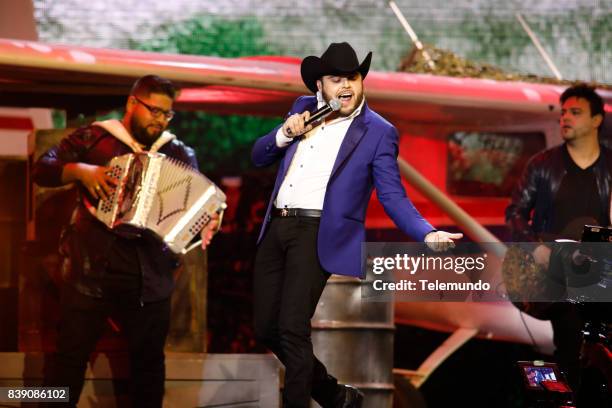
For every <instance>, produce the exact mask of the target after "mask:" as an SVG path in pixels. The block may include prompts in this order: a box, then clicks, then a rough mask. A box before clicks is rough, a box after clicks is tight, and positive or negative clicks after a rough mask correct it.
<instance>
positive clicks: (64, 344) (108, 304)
mask: <svg viewBox="0 0 612 408" xmlns="http://www.w3.org/2000/svg"><path fill="white" fill-rule="evenodd" d="M117 286H118V287H115V288H107V290H106V292H105V297H104V298H94V297H90V296H86V295H83V294H81V293H79V292H77V291H76V290H75V289H73V288H71V287H66V288H65V289H64V291H63V293H62V307H61V313H62V314H61V318H60V324H59V327H58V330H59V331H58V339H57V352H56V353H55V355H54V356H53V358H52V361H51V366H50V367H49V369H48V371H47V374H46V377H47V378H46V381H45V382H46V383H47V384H48V385H49V386H57V387H59V386H62V387H66V386H67V387H69V390H70V404H69V406H76V403H77V402H78V400H79V397H80V394H81V391H82V389H83V382H84V376H85V369H86V367H87V362H88V360H89V357H90V355H91V353H92V352H93V351H94V349H95V346H96V343H97V341H98V339H99V338H100V336H101V335H102V333H103V331H104V328H105V327H106V325H107V318H108V317H109V316H112V317H113V318H114V319H117V320H118V323H120V325H121V328H122V331H123V332H124V334H125V335H126V338H127V341H128V351H129V356H130V373H131V389H130V394H131V399H132V406H134V407H161V406H162V400H163V397H164V381H165V356H164V345H165V343H166V336H167V334H168V327H169V323H170V299H166V300H163V301H160V302H155V303H145V304H144V305H142V306H141V304H140V289H139V288H138V285H136V287H135V286H134V285H133V284H129V285H127V287H126V286H125V285H117ZM120 288H123V289H120ZM53 406H54V407H57V406H59V405H58V404H53Z"/></svg>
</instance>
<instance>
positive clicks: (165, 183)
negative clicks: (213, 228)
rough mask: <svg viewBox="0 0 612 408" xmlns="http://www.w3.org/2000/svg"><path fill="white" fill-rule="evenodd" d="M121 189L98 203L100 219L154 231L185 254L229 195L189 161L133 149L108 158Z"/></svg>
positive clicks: (122, 228) (126, 230)
mask: <svg viewBox="0 0 612 408" xmlns="http://www.w3.org/2000/svg"><path fill="white" fill-rule="evenodd" d="M108 167H109V168H110V170H109V172H110V175H111V177H113V178H114V179H115V180H116V181H117V185H116V188H115V189H114V190H113V192H112V194H111V195H110V197H108V198H107V199H106V200H100V202H99V203H98V207H97V211H96V218H97V219H98V220H100V221H102V222H103V223H104V224H106V226H107V227H109V228H111V229H113V230H114V231H116V232H117V233H118V234H121V235H125V236H138V235H140V234H141V233H142V232H143V231H149V232H152V233H153V234H154V235H155V236H156V237H157V238H159V239H160V240H162V241H163V242H164V243H165V244H166V245H167V246H168V247H169V248H170V250H172V252H174V253H176V254H179V253H185V252H187V251H188V250H189V249H191V248H192V247H193V246H195V245H191V246H189V244H190V243H191V241H192V240H193V239H194V237H195V236H196V235H197V234H198V233H199V232H200V230H201V229H202V228H204V227H205V226H206V225H207V224H208V222H209V221H210V220H211V218H212V217H213V215H214V214H215V213H222V212H223V210H224V209H225V208H226V204H225V200H226V197H225V194H224V193H223V192H222V191H221V190H220V189H219V188H218V187H217V186H216V185H215V184H214V183H213V182H212V181H210V180H209V179H208V178H207V177H205V176H204V175H203V174H201V173H200V172H198V171H197V170H195V169H193V168H192V167H190V166H189V165H187V164H185V163H183V162H181V161H179V160H175V159H173V158H170V157H167V156H166V155H164V154H161V153H130V154H125V155H123V156H118V157H115V158H113V159H112V160H111V161H110V162H109V163H108Z"/></svg>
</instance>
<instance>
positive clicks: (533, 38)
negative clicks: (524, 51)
mask: <svg viewBox="0 0 612 408" xmlns="http://www.w3.org/2000/svg"><path fill="white" fill-rule="evenodd" d="M516 19H517V20H518V21H519V23H520V24H521V26H522V27H523V30H525V32H526V33H527V35H528V36H529V38H530V39H531V42H533V45H535V47H536V48H537V50H538V52H539V53H540V55H541V56H542V58H544V61H545V62H546V64H547V65H548V68H550V70H551V71H552V73H553V75H554V76H555V77H556V78H557V79H558V80H562V79H563V77H562V76H561V72H559V70H558V69H557V67H556V66H555V63H554V62H553V61H552V59H551V58H550V56H549V55H548V53H546V51H545V50H544V47H542V44H540V41H539V40H538V37H536V35H535V33H534V32H533V31H531V28H529V25H528V24H527V22H526V21H525V19H524V18H523V16H522V15H521V13H516Z"/></svg>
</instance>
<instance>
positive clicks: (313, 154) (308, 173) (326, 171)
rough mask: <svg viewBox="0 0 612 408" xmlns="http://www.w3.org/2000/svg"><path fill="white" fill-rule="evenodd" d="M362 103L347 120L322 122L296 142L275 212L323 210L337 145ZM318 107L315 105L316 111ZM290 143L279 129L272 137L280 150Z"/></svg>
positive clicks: (337, 149)
mask: <svg viewBox="0 0 612 408" xmlns="http://www.w3.org/2000/svg"><path fill="white" fill-rule="evenodd" d="M364 101H365V98H363V99H362V101H361V104H360V105H359V107H358V108H357V109H355V111H354V112H353V113H352V114H351V115H350V116H347V117H341V118H337V119H334V120H332V121H330V122H324V123H323V124H321V125H319V126H317V127H316V128H314V129H312V130H311V131H310V132H308V133H306V134H305V135H304V136H303V139H302V140H300V141H299V142H298V143H299V145H298V146H297V150H296V152H295V155H294V156H293V160H292V161H291V165H290V166H289V170H288V171H287V175H286V176H285V179H284V180H283V184H282V185H281V187H280V190H279V192H278V195H277V196H276V200H275V201H274V205H275V206H276V208H305V209H311V210H322V209H323V200H324V199H325V190H326V189H327V183H328V182H329V177H330V176H331V171H332V168H333V166H334V163H335V161H336V156H338V151H339V150H340V145H341V144H342V141H343V140H344V136H345V135H346V132H347V131H348V128H349V126H350V125H351V123H353V119H354V118H355V117H356V116H357V115H359V113H360V112H361V108H362V107H363V104H364ZM321 105H322V103H319V107H320V106H321ZM291 141H292V139H290V138H288V137H286V136H285V135H284V134H283V128H282V127H281V128H280V129H279V130H278V132H277V133H276V145H277V146H278V147H284V146H286V145H288V144H289V143H291Z"/></svg>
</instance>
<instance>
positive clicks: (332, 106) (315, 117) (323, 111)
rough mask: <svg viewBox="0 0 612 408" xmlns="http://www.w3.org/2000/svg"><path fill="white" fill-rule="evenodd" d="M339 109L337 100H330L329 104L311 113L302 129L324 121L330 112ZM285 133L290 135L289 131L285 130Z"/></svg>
mask: <svg viewBox="0 0 612 408" xmlns="http://www.w3.org/2000/svg"><path fill="white" fill-rule="evenodd" d="M341 107H342V103H341V102H340V101H339V100H338V99H332V100H331V101H329V103H327V104H325V105H323V106H321V107H320V108H319V109H317V110H316V111H314V112H312V114H311V115H310V117H309V118H308V120H307V121H306V122H304V127H306V126H308V125H310V124H312V123H315V122H318V121H320V120H321V119H324V118H325V117H327V116H329V115H330V114H331V113H332V112H337V111H339V110H340V108H341ZM287 133H288V134H291V129H287Z"/></svg>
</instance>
